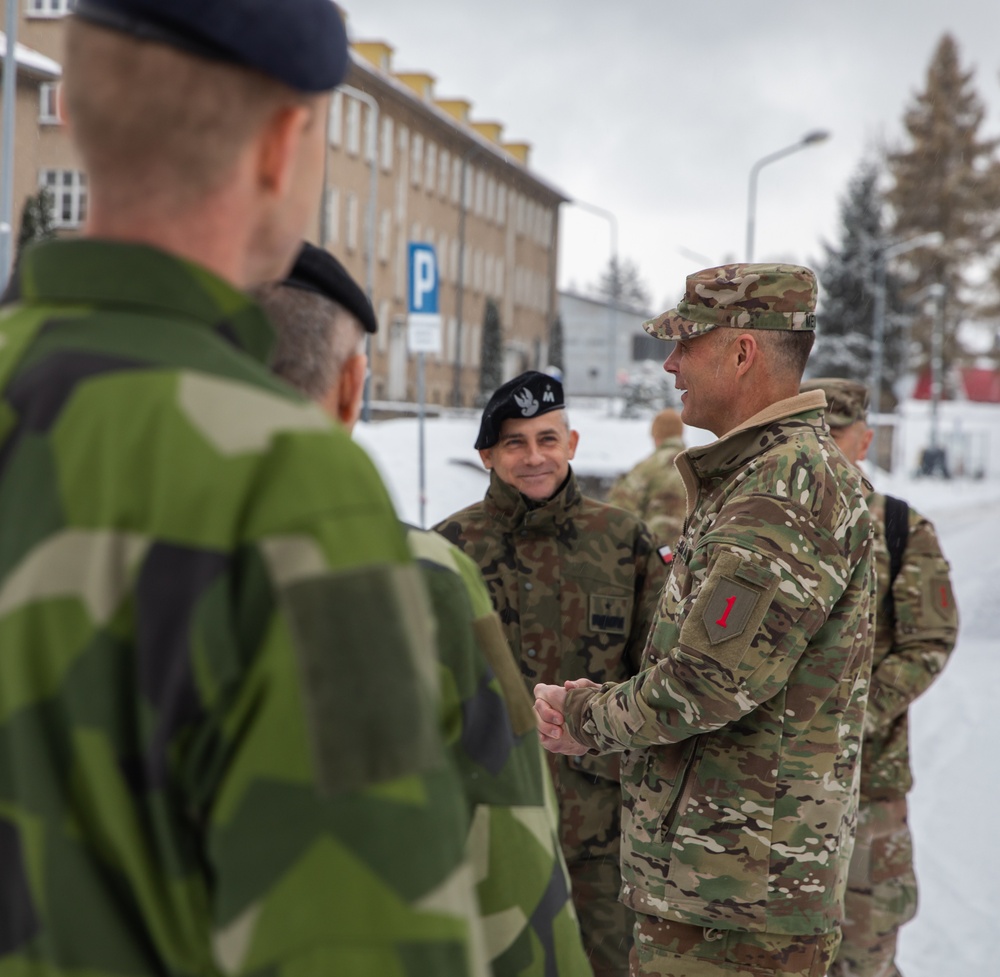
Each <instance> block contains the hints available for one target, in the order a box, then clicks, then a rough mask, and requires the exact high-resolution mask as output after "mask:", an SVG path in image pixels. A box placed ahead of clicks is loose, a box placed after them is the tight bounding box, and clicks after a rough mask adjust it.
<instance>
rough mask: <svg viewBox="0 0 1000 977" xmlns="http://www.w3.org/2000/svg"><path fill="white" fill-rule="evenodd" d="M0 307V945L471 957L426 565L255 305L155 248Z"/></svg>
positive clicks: (43, 274) (27, 963)
mask: <svg viewBox="0 0 1000 977" xmlns="http://www.w3.org/2000/svg"><path fill="white" fill-rule="evenodd" d="M21 284H22V289H23V301H22V304H20V305H17V306H14V307H12V308H11V309H8V310H6V311H5V312H4V314H3V316H2V317H0V525H2V526H3V532H2V534H0V864H2V865H3V871H2V873H0V973H2V974H4V975H8V974H9V975H27V974H45V975H46V977H59V975H69V974H74V975H79V974H87V975H88V977H112V975H114V977H118V975H121V977H125V975H130V977H131V975H146V974H158V975H165V977H194V975H202V977H210V975H218V974H233V975H261V977H263V975H273V974H279V973H281V974H335V973H339V974H351V975H371V977H387V975H391V977H404V975H407V977H425V975H427V974H435V975H438V974H449V975H455V977H458V975H466V974H470V973H472V974H477V975H480V974H485V973H486V969H485V961H477V959H476V958H475V956H474V950H473V949H471V948H472V947H473V946H474V944H473V943H472V942H471V940H472V936H473V935H474V933H475V928H476V926H478V923H476V922H474V920H475V915H476V914H475V904H474V887H473V880H472V872H471V868H470V866H469V865H468V862H467V861H466V859H465V855H464V845H463V839H464V835H465V830H464V829H465V825H466V824H467V818H468V813H467V811H466V808H465V804H464V801H463V798H462V796H461V791H460V789H459V786H458V783H457V778H456V775H455V773H454V771H453V769H452V768H451V766H450V765H449V764H448V763H447V762H446V760H445V752H444V750H443V746H442V743H441V737H440V732H439V723H438V701H437V699H438V696H437V692H436V687H437V678H438V675H437V670H436V669H437V666H436V658H435V654H434V651H433V635H432V632H431V626H430V608H429V605H428V601H427V597H426V592H425V590H424V588H423V584H422V581H421V577H420V572H419V571H418V569H417V567H416V566H415V565H414V563H413V562H412V559H411V557H410V555H409V552H408V549H407V546H406V540H405V537H404V534H403V532H402V530H401V529H400V527H399V524H398V522H397V520H396V517H395V514H394V512H393V510H392V507H391V505H390V503H389V500H388V497H387V495H386V492H385V490H384V487H383V486H382V483H381V482H380V480H379V478H378V476H377V475H376V473H375V471H374V468H373V466H372V465H371V463H370V462H369V461H368V459H367V458H366V457H365V455H364V453H363V452H362V451H361V450H360V448H358V447H357V446H355V445H354V444H353V443H352V442H351V441H350V439H349V438H348V436H347V435H346V434H345V433H344V432H342V431H336V430H333V429H332V428H331V426H330V425H329V423H328V420H327V418H326V417H325V415H323V414H322V413H321V412H320V410H319V409H318V408H316V407H314V406H312V405H310V404H307V403H306V402H304V401H303V400H301V398H299V397H298V396H297V395H295V394H293V393H292V392H291V391H290V389H289V388H288V387H286V386H285V385H284V384H283V383H281V382H280V381H278V380H277V379H276V378H274V377H273V376H272V375H271V374H270V372H269V371H268V370H267V369H266V367H265V365H264V363H265V361H266V357H267V353H268V350H269V346H270V344H271V341H272V338H273V334H272V332H271V329H270V327H269V325H268V324H267V322H266V321H265V319H264V317H263V315H262V314H261V313H260V311H259V310H258V309H257V308H256V306H254V305H253V304H252V303H250V302H249V300H248V299H246V298H245V297H244V296H243V295H241V294H240V293H238V292H236V291H234V290H233V289H232V288H230V287H229V286H228V285H227V284H226V283H224V282H223V281H221V280H220V279H218V278H216V277H215V276H213V275H211V274H210V273H209V272H207V271H205V270H204V269H201V268H198V267H196V266H194V265H191V264H188V263H185V262H182V261H179V260H176V259H174V258H172V257H170V256H168V255H166V254H164V253H162V252H159V251H157V250H155V249H153V248H148V247H142V246H132V245H124V244H112V243H98V242H90V241H61V242H55V243H50V244H45V245H42V246H40V247H38V248H36V249H34V250H32V251H29V252H28V253H27V254H26V255H25V257H24V264H23V273H22V282H21Z"/></svg>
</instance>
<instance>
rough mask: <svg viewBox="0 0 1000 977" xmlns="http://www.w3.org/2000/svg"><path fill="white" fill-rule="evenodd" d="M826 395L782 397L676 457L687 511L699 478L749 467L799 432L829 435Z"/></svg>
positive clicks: (692, 505) (818, 391) (820, 393)
mask: <svg viewBox="0 0 1000 977" xmlns="http://www.w3.org/2000/svg"><path fill="white" fill-rule="evenodd" d="M825 407H826V398H825V396H824V395H823V391H822V390H812V391H810V392H808V393H804V394H796V396H794V397H788V398H786V399H785V400H779V401H776V402H775V403H773V404H771V405H770V406H769V407H766V408H765V409H764V410H762V411H760V412H759V413H757V414H754V416H753V417H750V418H747V420H745V421H744V422H743V423H742V424H740V425H739V427H736V428H734V429H733V430H732V431H730V432H729V433H728V434H725V435H723V436H722V437H721V438H719V439H718V440H717V441H712V442H711V443H710V444H706V445H700V446H698V447H696V448H688V449H687V451H684V452H682V453H681V454H680V455H678V456H677V467H678V470H679V471H680V473H681V475H682V476H683V477H684V485H685V487H686V489H687V497H688V514H689V515H690V513H691V511H692V509H693V507H694V501H695V498H696V496H697V482H698V480H699V479H705V478H711V477H713V476H720V475H727V474H729V473H730V472H734V471H738V470H740V469H743V468H746V466H747V465H748V464H750V463H751V462H752V461H753V460H754V459H755V458H756V457H757V456H758V455H761V454H763V453H764V452H765V451H766V450H767V449H768V448H770V447H772V446H773V445H775V444H778V443H780V442H782V441H787V440H788V438H789V437H791V436H792V435H793V434H795V433H796V432H800V431H807V430H808V431H813V432H815V433H816V434H829V431H830V429H829V427H827V423H826V419H825V417H824V414H823V411H824V408H825Z"/></svg>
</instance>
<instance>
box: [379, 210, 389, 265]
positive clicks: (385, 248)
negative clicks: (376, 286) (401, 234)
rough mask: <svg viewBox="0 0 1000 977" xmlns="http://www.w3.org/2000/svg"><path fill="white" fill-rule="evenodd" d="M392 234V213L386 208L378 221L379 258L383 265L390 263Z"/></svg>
mask: <svg viewBox="0 0 1000 977" xmlns="http://www.w3.org/2000/svg"><path fill="white" fill-rule="evenodd" d="M391 234H392V213H391V211H390V210H389V209H388V208H386V209H385V210H383V211H382V217H381V218H380V219H379V222H378V260H379V261H381V262H382V264H383V265H386V264H388V263H389V238H390V235H391Z"/></svg>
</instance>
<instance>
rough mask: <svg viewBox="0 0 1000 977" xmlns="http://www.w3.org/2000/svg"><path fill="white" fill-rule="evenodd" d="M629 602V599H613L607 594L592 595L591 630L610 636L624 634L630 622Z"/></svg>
mask: <svg viewBox="0 0 1000 977" xmlns="http://www.w3.org/2000/svg"><path fill="white" fill-rule="evenodd" d="M628 605H629V600H628V598H627V597H611V596H609V595H606V594H591V597H590V630H591V631H604V632H606V633H608V634H624V633H625V626H626V625H627V624H628V620H629V606H628Z"/></svg>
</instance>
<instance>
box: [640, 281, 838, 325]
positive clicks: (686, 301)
mask: <svg viewBox="0 0 1000 977" xmlns="http://www.w3.org/2000/svg"><path fill="white" fill-rule="evenodd" d="M817 291H818V288H817V285H816V275H815V274H814V273H813V272H812V270H811V269H809V268H806V267H805V266H803V265H768V264H739V265H720V266H719V267H717V268H706V269H704V270H703V271H699V272H696V273H695V274H693V275H688V277H687V281H686V282H685V288H684V298H683V299H682V300H681V301H680V302H678V303H677V308H676V309H670V310H669V311H668V312H664V313H663V314H662V315H658V316H657V317H656V318H655V319H649V320H648V321H646V322H644V323H643V324H642V328H643V329H645V330H646V332H648V333H649V334H650V335H651V336H655V337H656V338H657V339H690V338H691V337H692V336H701V335H702V334H704V333H706V332H710V331H711V330H712V329H718V328H719V327H720V326H728V327H729V328H732V329H778V330H782V331H785V330H793V331H797V330H814V329H815V328H816V315H815V312H816V294H817Z"/></svg>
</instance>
